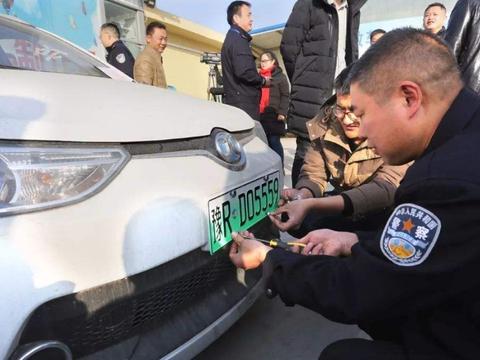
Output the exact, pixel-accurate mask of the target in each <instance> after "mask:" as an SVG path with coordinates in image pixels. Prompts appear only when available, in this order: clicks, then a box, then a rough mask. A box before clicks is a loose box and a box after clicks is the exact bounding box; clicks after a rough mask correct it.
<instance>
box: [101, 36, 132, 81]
mask: <svg viewBox="0 0 480 360" xmlns="http://www.w3.org/2000/svg"><path fill="white" fill-rule="evenodd" d="M106 50H107V62H108V63H109V64H110V65H112V66H115V67H116V68H117V69H118V70H120V71H122V72H123V73H125V74H127V75H128V76H130V77H131V78H132V79H133V65H134V64H135V58H134V57H133V55H132V53H131V52H130V50H128V48H127V47H126V45H125V44H124V43H123V41H122V40H117V41H115V42H114V43H113V44H112V46H109V47H107V48H106Z"/></svg>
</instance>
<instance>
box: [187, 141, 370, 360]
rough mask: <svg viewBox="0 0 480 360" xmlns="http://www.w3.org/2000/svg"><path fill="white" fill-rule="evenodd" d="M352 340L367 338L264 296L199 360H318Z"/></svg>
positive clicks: (288, 160)
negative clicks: (329, 349) (328, 350)
mask: <svg viewBox="0 0 480 360" xmlns="http://www.w3.org/2000/svg"><path fill="white" fill-rule="evenodd" d="M282 143H283V145H284V148H285V185H287V186H290V184H291V179H290V175H291V166H292V162H293V157H294V155H295V139H294V138H284V139H282ZM348 337H366V334H365V333H363V332H362V331H361V330H360V329H359V328H358V327H356V326H346V325H341V324H336V323H333V322H331V321H329V320H327V319H325V318H324V317H323V316H321V315H319V314H316V313H314V312H312V311H310V310H307V309H305V308H302V307H300V306H295V307H286V306H285V305H284V304H283V303H282V302H281V300H280V299H278V297H277V298H275V299H274V300H268V299H267V298H265V297H261V298H260V299H259V300H258V301H257V302H256V303H255V305H254V306H253V307H252V308H251V309H250V310H249V311H248V312H247V313H246V314H245V315H244V316H243V317H242V318H241V319H240V321H238V322H237V323H236V324H235V325H234V326H233V327H232V328H231V329H230V330H229V331H227V332H226V333H225V334H224V335H223V336H222V337H221V338H220V339H218V340H217V341H216V342H215V343H214V344H212V345H211V346H210V347H209V348H207V349H206V350H205V351H204V352H202V353H201V354H200V355H199V356H198V357H197V358H196V359H197V360H212V359H228V360H243V359H275V360H284V359H285V360H287V359H288V360H293V359H317V358H318V355H319V354H320V352H321V351H322V349H324V348H325V346H327V345H328V344H330V343H331V342H333V341H335V340H339V339H343V338H348Z"/></svg>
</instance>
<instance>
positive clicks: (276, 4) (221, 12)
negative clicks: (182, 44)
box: [156, 0, 295, 33]
mask: <svg viewBox="0 0 480 360" xmlns="http://www.w3.org/2000/svg"><path fill="white" fill-rule="evenodd" d="M249 2H250V3H251V4H252V12H253V28H254V29H258V28H262V27H265V26H270V25H275V24H279V23H285V22H286V21H287V19H288V16H289V15H290V11H291V10H292V7H293V4H294V3H295V0H256V1H254V0H250V1H249ZM230 3H231V0H193V1H192V0H157V2H156V4H157V7H158V8H159V9H160V10H164V11H167V12H169V13H172V14H174V15H178V16H180V17H183V18H185V19H188V20H191V21H193V22H196V23H198V24H202V25H205V26H208V27H209V28H211V29H213V30H216V31H218V32H221V33H225V32H227V30H228V28H229V26H228V24H227V15H226V14H227V7H228V4H230Z"/></svg>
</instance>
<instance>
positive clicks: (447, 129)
mask: <svg viewBox="0 0 480 360" xmlns="http://www.w3.org/2000/svg"><path fill="white" fill-rule="evenodd" d="M479 156H480V98H479V97H478V96H477V95H475V94H474V93H473V92H471V91H469V90H465V89H464V90H462V91H461V92H460V93H459V95H458V97H457V98H456V99H455V101H454V102H453V104H452V106H451V107H450V109H449V110H448V112H447V113H446V114H445V116H444V118H443V119H442V121H441V122H440V124H439V126H438V128H437V129H436V132H435V134H434V136H433V138H432V140H431V142H430V144H429V146H428V148H427V149H426V150H425V152H424V153H423V154H422V155H421V156H420V158H418V159H417V160H416V161H415V163H414V164H413V165H412V166H411V167H410V169H409V170H408V171H407V174H406V176H405V178H404V180H403V182H402V183H401V185H400V187H399V188H398V190H397V193H396V195H395V206H396V208H395V210H394V211H393V212H392V214H391V216H390V218H389V220H388V221H387V224H386V225H385V227H384V229H383V230H382V231H380V232H379V233H378V234H372V233H358V234H357V235H358V237H359V242H358V243H357V244H355V245H354V246H353V247H352V254H351V256H349V257H344V258H340V257H329V256H302V255H298V254H293V253H288V252H285V251H282V250H279V249H274V250H272V251H270V252H269V253H268V256H267V258H266V261H265V263H264V265H263V271H264V276H265V277H266V278H267V283H266V284H267V295H269V296H275V295H276V294H277V293H278V294H279V296H280V297H281V298H282V300H283V301H284V302H285V303H286V304H287V305H294V304H299V305H302V306H305V307H307V308H309V309H312V310H314V311H317V312H319V313H321V314H323V315H324V316H326V317H327V318H329V319H331V320H334V321H337V322H342V323H347V324H358V325H359V326H360V327H361V328H362V329H364V330H365V331H366V332H367V333H368V334H369V335H370V336H371V337H372V339H373V341H370V340H363V339H355V340H352V339H351V340H344V341H342V342H339V343H335V344H332V345H331V346H330V347H327V349H326V350H325V351H324V352H323V353H322V355H321V357H320V359H322V360H323V359H435V360H438V359H480V276H479V275H478V274H480V166H479V165H478V157H479Z"/></svg>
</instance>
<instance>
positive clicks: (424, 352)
mask: <svg viewBox="0 0 480 360" xmlns="http://www.w3.org/2000/svg"><path fill="white" fill-rule="evenodd" d="M366 2H367V0H297V1H296V3H295V5H294V7H293V10H292V13H291V15H290V17H289V18H288V21H287V22H286V25H285V29H284V32H283V37H282V41H281V45H280V52H281V56H282V59H283V63H284V65H285V73H284V72H283V70H282V68H281V67H280V62H279V59H278V58H277V56H276V54H275V53H274V52H272V51H265V52H263V53H262V54H261V55H260V58H259V62H258V64H257V62H256V59H255V56H254V54H253V53H252V50H251V46H250V42H251V40H252V37H251V36H250V34H249V32H250V31H251V30H252V27H253V20H252V6H251V4H250V3H249V2H246V1H233V2H232V3H231V4H230V5H229V6H228V9H227V21H228V24H229V25H230V29H229V31H228V33H227V34H226V37H225V41H224V44H223V47H222V51H221V62H222V75H223V86H224V95H223V97H224V102H225V103H226V104H228V105H231V106H235V107H237V108H240V109H242V110H244V111H245V112H246V113H247V114H249V115H250V116H251V117H252V118H253V119H255V120H258V121H260V122H261V123H262V125H263V127H264V129H265V132H266V135H267V139H268V143H269V145H270V147H271V148H272V149H273V150H274V151H276V152H277V153H278V154H279V156H280V157H281V158H282V161H283V148H282V145H281V142H280V138H281V136H283V135H284V134H285V123H287V124H288V131H289V132H291V133H292V134H294V135H295V136H296V152H295V158H294V162H293V168H292V188H286V189H284V190H283V191H282V194H281V201H280V203H279V207H278V209H277V210H276V211H275V212H274V213H271V214H269V217H270V220H271V222H272V224H273V225H274V226H276V227H277V228H278V229H279V230H281V231H289V232H290V234H292V235H293V236H295V237H298V238H299V240H298V242H297V244H298V243H299V244H301V245H303V246H302V247H292V249H291V250H292V251H285V250H284V249H279V248H271V247H269V246H267V245H265V244H264V243H262V242H260V241H257V240H255V238H254V236H255V234H251V233H248V232H245V233H240V234H239V233H233V234H232V237H233V239H234V242H233V243H232V246H231V248H230V258H231V260H232V262H233V263H234V264H235V265H236V266H237V267H241V268H243V269H252V268H257V267H260V266H261V267H262V268H263V276H264V280H265V284H266V294H267V296H268V297H274V296H276V295H278V296H280V298H281V299H282V300H283V301H284V302H285V304H287V305H295V304H299V305H302V306H305V307H307V308H309V309H312V310H314V311H317V312H319V313H321V314H323V315H324V316H326V317H327V318H330V319H332V320H334V321H339V322H342V323H348V324H358V325H359V326H360V327H361V328H362V329H363V330H365V331H366V332H367V333H368V334H369V335H370V337H371V339H370V340H366V339H346V340H342V341H339V342H336V343H334V344H331V345H330V346H328V347H327V348H326V349H325V350H324V351H323V352H322V354H321V355H320V359H322V360H325V359H327V360H330V359H332V360H333V359H336V360H340V359H402V360H403V359H418V360H421V359H435V360H437V359H477V358H479V356H480V342H479V341H478V339H479V338H480V312H479V309H480V281H479V280H477V277H476V275H475V274H476V273H478V271H479V270H480V246H479V245H478V239H477V237H478V230H480V225H479V224H480V222H479V216H480V167H478V166H475V163H476V156H477V154H478V153H479V152H480V141H479V135H480V97H479V95H478V93H479V92H480V59H479V56H480V51H479V48H480V32H479V27H480V25H479V21H478V20H480V1H479V0H458V1H457V3H456V5H455V7H454V9H453V10H452V11H451V15H450V19H449V22H448V26H446V23H447V9H446V7H445V6H444V5H443V4H441V3H438V2H436V3H432V4H430V5H428V6H427V8H426V9H425V11H424V14H423V28H424V29H413V28H400V29H394V30H391V31H385V30H384V29H376V30H374V31H372V32H371V33H370V43H371V46H370V48H369V49H368V50H367V51H366V52H365V54H363V55H362V56H361V57H360V58H359V51H358V31H359V24H360V10H361V9H362V7H363V6H364V5H365V3H366ZM101 40H102V43H103V44H104V46H105V48H106V49H107V53H108V55H107V61H108V62H109V63H111V64H112V65H114V66H116V67H117V68H119V69H120V70H122V71H123V72H125V73H126V74H127V75H129V76H133V77H134V78H135V79H136V80H137V81H138V82H141V83H144V84H149V85H154V86H158V87H166V80H165V73H164V70H163V65H162V56H161V54H162V53H163V51H164V50H165V48H166V46H167V30H166V28H165V26H164V25H163V24H161V23H158V22H153V23H150V24H149V25H148V26H147V29H146V43H147V46H146V47H145V49H144V50H143V52H142V53H141V54H140V55H139V56H138V58H137V59H136V60H134V59H133V56H132V55H131V54H130V52H129V51H128V49H127V48H126V46H125V45H124V44H123V43H122V41H121V40H120V32H119V29H118V27H117V26H116V25H115V24H112V23H108V24H104V25H103V26H102V28H101Z"/></svg>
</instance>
